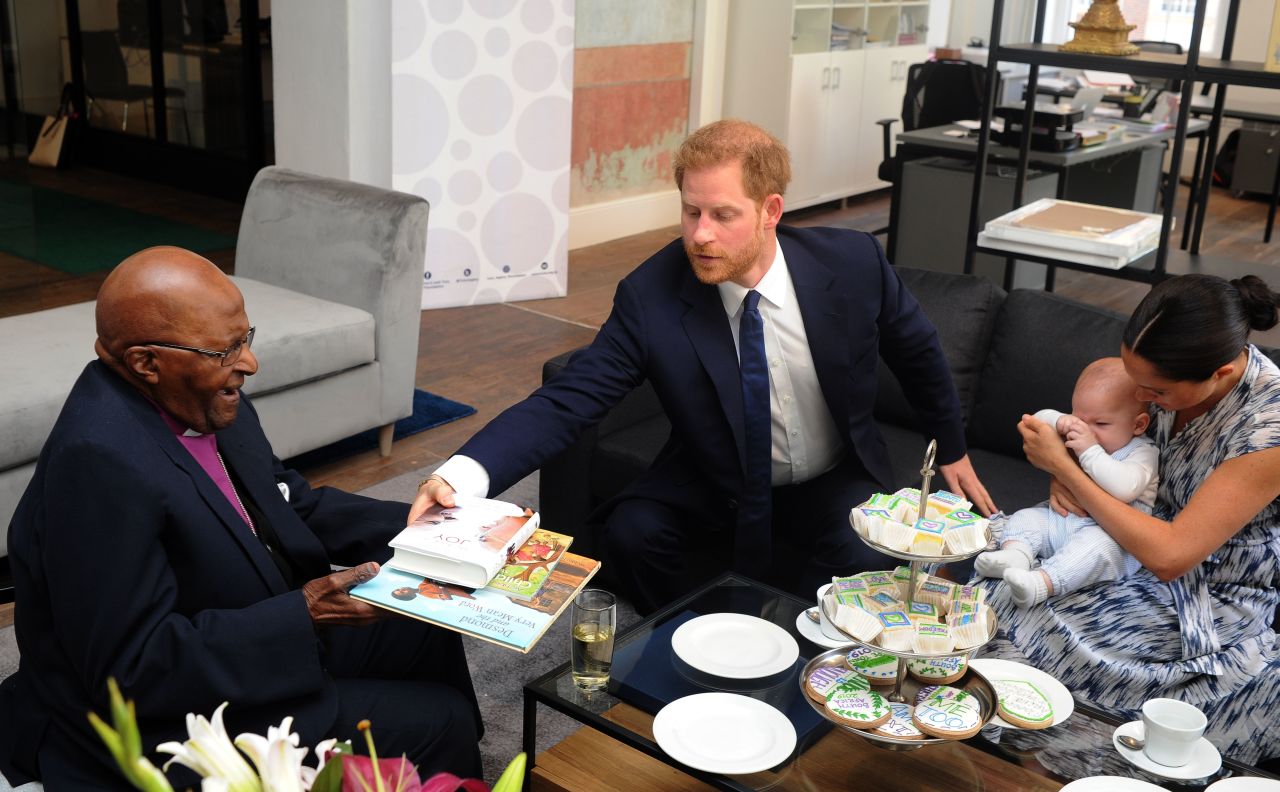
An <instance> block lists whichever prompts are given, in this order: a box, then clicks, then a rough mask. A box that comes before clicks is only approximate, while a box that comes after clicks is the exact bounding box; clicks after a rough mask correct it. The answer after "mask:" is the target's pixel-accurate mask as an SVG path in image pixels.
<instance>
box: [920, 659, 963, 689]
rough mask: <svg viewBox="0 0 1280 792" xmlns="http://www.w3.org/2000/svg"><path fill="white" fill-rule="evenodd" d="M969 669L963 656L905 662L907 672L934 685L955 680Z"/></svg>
mask: <svg viewBox="0 0 1280 792" xmlns="http://www.w3.org/2000/svg"><path fill="white" fill-rule="evenodd" d="M967 670H969V661H968V660H966V659H965V658H964V657H963V656H960V655H957V656H955V657H931V658H929V659H927V660H910V661H908V662H907V673H909V674H911V676H913V677H915V678H916V679H918V680H920V681H921V682H928V683H930V684H934V685H945V684H948V683H950V682H955V681H956V680H957V679H959V678H960V677H962V676H964V672H965V671H967Z"/></svg>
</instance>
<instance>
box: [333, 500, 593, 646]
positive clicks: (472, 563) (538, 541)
mask: <svg viewBox="0 0 1280 792" xmlns="http://www.w3.org/2000/svg"><path fill="white" fill-rule="evenodd" d="M538 523H539V516H538V514H537V513H536V512H533V511H531V510H529V509H521V508H519V507H517V506H515V505H513V504H510V503H504V502H502V501H495V500H487V499H484V498H463V497H459V498H458V504H457V505H456V506H454V507H450V508H444V507H441V506H433V507H432V508H430V509H428V510H427V511H426V512H425V513H424V514H423V515H422V516H421V517H419V518H418V519H416V520H414V521H413V522H412V523H411V524H409V525H408V526H407V527H406V528H405V529H404V530H403V531H401V532H400V533H399V534H397V535H396V536H395V537H394V538H393V539H392V540H391V542H390V543H389V544H390V546H391V548H392V549H393V550H394V551H395V552H394V554H393V555H392V557H391V559H390V560H389V561H387V563H386V564H385V565H383V567H382V570H381V571H380V572H379V573H378V575H377V576H376V577H375V578H373V580H370V581H368V582H367V583H362V584H360V585H359V586H356V587H355V588H353V589H352V590H351V596H352V597H355V598H356V599H360V600H363V601H365V602H368V603H369V604H371V605H376V606H378V607H380V608H386V609H388V610H392V611H395V612H396V613H401V614H404V615H406V616H412V617H413V618H415V619H421V620H423V621H427V622H430V623H432V624H435V625H437V626H440V627H445V628H447V629H450V630H454V631H456V632H460V633H463V634H464V635H471V636H474V637H477V638H482V639H484V640H486V641H490V642H493V643H497V644H499V645H502V646H506V647H509V648H512V649H516V650H518V651H521V652H528V651H529V650H530V649H532V648H533V646H534V644H536V643H537V641H538V639H539V638H541V637H542V634H543V633H544V632H546V630H547V628H548V627H550V626H551V624H552V622H554V621H555V620H556V618H557V617H558V616H559V615H560V614H561V613H562V612H563V611H564V609H565V608H566V607H567V606H568V604H569V602H570V600H572V599H573V597H574V595H576V594H577V593H578V592H579V591H581V590H582V589H583V587H585V586H586V584H587V581H589V580H590V579H591V577H592V576H593V575H595V573H596V572H597V571H598V570H599V569H600V562H599V561H593V560H592V559H590V558H584V557H583V556H579V555H574V554H573V553H569V552H566V551H567V550H568V548H569V544H570V543H571V542H572V541H573V538H572V537H569V536H565V535H563V534H558V533H555V532H554V531H548V530H546V529H544V528H540V527H538Z"/></svg>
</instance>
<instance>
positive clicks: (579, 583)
mask: <svg viewBox="0 0 1280 792" xmlns="http://www.w3.org/2000/svg"><path fill="white" fill-rule="evenodd" d="M599 569H600V562H599V561H594V560H592V559H590V558H586V557H584V556H580V555H574V554H573V553H565V554H564V555H563V556H562V557H561V558H560V562H559V563H558V564H557V565H556V567H555V569H554V570H552V572H551V574H550V575H549V576H548V577H547V579H546V580H545V581H543V584H542V586H541V587H540V588H539V589H538V591H537V593H536V594H534V596H533V598H532V599H530V600H528V601H525V600H519V599H513V598H511V597H509V596H506V595H504V594H503V593H502V592H499V591H494V590H493V589H488V588H478V589H468V588H464V587H462V586H456V585H453V584H450V583H438V582H436V581H434V580H429V579H427V578H424V577H422V576H421V575H414V574H412V573H409V572H403V571H401V570H398V569H395V568H394V567H389V566H383V567H382V571H380V572H379V573H378V574H377V576H376V577H374V578H373V580H370V581H368V582H366V583H361V584H360V585H359V586H356V587H355V588H353V589H351V596H353V597H355V598H356V599H359V600H363V601H365V602H368V603H369V604H371V605H376V606H378V607H380V608H387V609H388V610H393V611H395V612H397V613H402V614H404V615H406V616H412V617H413V618H415V619H421V620H423V621H426V622H430V623H431V624H435V625H438V626H440V627H445V628H447V629H450V630H454V631H455V632H460V633H463V634H464V635H472V636H475V637H477V638H482V639H484V640H486V641H490V642H492V643H496V644H498V645H500V646H506V647H508V648H511V649H515V650H517V651H519V652H525V653H527V652H528V651H529V650H530V649H532V648H533V647H534V645H535V644H537V642H538V639H539V638H541V637H542V635H543V633H545V632H546V630H547V628H548V627H550V626H551V624H552V622H554V621H555V620H556V618H557V617H558V616H559V615H560V614H561V613H563V612H564V609H565V608H566V607H568V605H569V603H570V602H571V601H572V600H573V597H574V595H575V594H577V592H578V591H580V590H582V588H583V587H585V586H586V584H587V582H588V581H589V580H591V578H592V576H594V575H595V573H596V572H597V571H599Z"/></svg>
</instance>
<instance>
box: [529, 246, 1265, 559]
mask: <svg viewBox="0 0 1280 792" xmlns="http://www.w3.org/2000/svg"><path fill="white" fill-rule="evenodd" d="M898 272H899V274H900V275H901V277H902V281H903V283H905V284H906V286H907V288H908V289H909V290H910V291H911V293H912V294H914V295H915V296H916V299H918V300H919V301H920V304H921V306H922V307H923V308H924V311H925V313H926V314H927V315H928V316H929V318H930V319H931V320H932V321H933V323H934V324H935V325H936V326H937V328H938V335H939V337H940V338H941V340H942V348H943V352H944V353H945V355H946V358H947V363H948V365H949V366H950V368H951V376H952V378H953V379H954V380H955V383H956V388H957V390H958V391H959V394H960V400H961V404H962V406H963V408H964V415H965V425H966V436H967V438H968V443H969V454H970V457H971V458H972V460H973V464H974V467H975V468H976V470H977V472H978V475H979V476H981V478H982V481H983V483H984V484H985V485H986V486H987V489H988V491H989V492H990V493H991V496H992V498H994V500H995V502H996V504H997V505H998V506H999V507H1000V508H1001V509H1003V510H1004V511H1005V512H1008V513H1012V512H1013V511H1015V510H1017V509H1021V508H1024V507H1026V506H1031V505H1034V504H1035V503H1038V502H1040V501H1042V500H1044V498H1045V497H1046V495H1047V493H1048V477H1047V476H1046V475H1045V474H1044V473H1042V472H1041V471H1039V470H1037V469H1035V468H1034V467H1032V466H1031V465H1030V464H1029V463H1028V462H1027V461H1026V459H1025V458H1024V457H1023V454H1022V440H1021V437H1020V436H1019V435H1018V432H1017V429H1016V426H1017V423H1018V421H1019V419H1020V418H1021V417H1022V415H1023V414H1024V413H1029V412H1035V411H1036V410H1038V409H1041V408H1044V407H1053V408H1055V409H1059V410H1063V411H1069V410H1070V409H1071V391H1072V389H1073V387H1074V385H1075V380H1076V376H1077V375H1078V374H1079V372H1080V371H1081V369H1083V368H1084V367H1085V365H1087V364H1088V363H1089V362H1090V361H1093V360H1096V359H1097V358H1100V357H1105V356H1107V355H1118V354H1119V351H1120V338H1121V334H1122V332H1123V330H1124V324H1125V319H1126V317H1123V316H1120V315H1118V314H1115V313H1112V312H1110V311H1105V310H1102V309H1099V308H1095V307H1093V306H1089V305H1084V304H1082V303H1078V302H1075V301H1073V300H1069V299H1066V298H1064V297H1059V296H1058V295H1055V294H1051V293H1047V292H1043V291H1037V290H1029V289H1015V290H1014V291H1013V292H1011V293H1008V294H1006V293H1005V292H1004V291H1003V290H1001V289H1000V288H998V287H996V286H995V285H993V284H992V283H991V282H990V281H988V280H986V279H984V278H978V277H971V276H965V275H955V274H948V273H940V272H930V271H925V270H914V269H907V268H905V267H900V268H899V269H898ZM1267 351H1268V353H1269V354H1270V355H1271V357H1272V358H1273V359H1277V360H1280V355H1278V354H1277V353H1276V352H1275V351H1272V350H1267ZM571 354H572V353H567V354H565V355H561V356H559V357H556V358H553V359H551V360H549V361H547V362H546V363H545V364H544V365H543V369H542V375H543V381H544V382H545V381H547V380H548V379H550V378H551V377H553V376H555V374H556V373H557V372H558V371H559V370H560V369H561V368H563V367H564V365H565V363H566V362H567V361H568V359H569V357H570V355H571ZM875 417H876V420H877V422H878V424H879V427H880V430H881V432H882V433H883V435H884V438H885V442H886V443H887V444H888V447H889V454H890V458H891V460H892V463H893V470H894V476H895V477H896V481H895V482H894V483H895V485H896V486H918V485H919V470H920V462H921V458H922V457H923V455H924V449H925V445H926V443H927V442H928V441H927V439H926V438H924V437H922V436H921V435H920V433H919V430H918V423H917V421H916V417H915V414H914V413H913V412H912V411H911V408H910V406H909V405H908V404H907V402H906V399H905V397H904V396H903V394H902V390H901V388H900V386H899V385H898V382H897V380H896V379H894V377H893V375H892V374H890V373H889V371H888V369H887V368H886V367H885V366H884V364H883V363H881V368H880V376H879V392H878V395H877V398H876V411H875ZM669 432H670V425H669V424H668V422H667V419H666V416H664V415H663V412H662V408H661V406H660V405H659V404H658V401H657V398H656V396H655V395H654V393H653V390H652V389H651V388H649V386H648V385H642V386H641V387H640V388H638V389H636V390H635V391H634V392H632V393H631V394H630V395H629V396H628V397H627V398H626V399H625V400H623V402H622V403H621V404H619V405H618V406H617V407H616V408H614V410H613V411H612V412H610V413H609V415H608V416H607V417H606V418H605V419H604V421H602V422H601V423H600V424H599V425H598V426H597V427H595V428H594V429H591V430H589V431H588V432H587V433H585V434H584V435H583V436H582V437H581V438H579V440H578V442H577V443H576V444H574V445H573V446H571V447H570V448H569V449H567V450H566V451H565V452H564V453H563V454H561V455H560V456H559V457H557V458H556V459H555V460H553V461H552V462H551V463H549V464H547V465H546V466H545V467H543V469H542V478H541V489H540V509H541V512H542V519H543V523H544V524H546V525H548V526H552V527H554V528H555V529H556V530H560V531H564V532H567V533H569V534H571V535H574V536H575V537H576V541H575V544H574V551H575V552H581V553H585V554H587V555H592V554H593V553H597V552H598V547H597V543H596V542H595V537H594V536H592V534H591V531H590V530H589V529H588V528H587V524H588V516H589V515H590V514H591V512H592V511H593V510H594V509H595V508H596V507H597V506H599V505H600V504H602V503H604V502H605V501H606V500H608V499H609V498H611V497H613V496H614V495H616V494H617V493H618V492H619V491H620V490H621V489H622V488H623V487H624V486H625V485H626V484H627V483H628V482H629V481H631V479H633V478H634V477H635V476H636V475H638V474H639V473H640V472H641V471H643V470H644V469H645V468H646V467H647V466H648V464H649V462H650V461H651V460H652V459H653V458H654V457H655V456H656V455H657V453H658V450H659V449H660V448H662V445H663V443H665V442H666V439H667V436H668V434H669ZM940 484H941V480H940V479H935V485H940ZM849 505H850V506H853V505H854V504H849Z"/></svg>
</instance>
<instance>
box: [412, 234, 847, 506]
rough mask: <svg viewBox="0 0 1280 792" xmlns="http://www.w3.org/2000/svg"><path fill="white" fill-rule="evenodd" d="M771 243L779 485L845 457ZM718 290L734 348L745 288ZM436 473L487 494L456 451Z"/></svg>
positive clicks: (766, 315)
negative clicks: (772, 255)
mask: <svg viewBox="0 0 1280 792" xmlns="http://www.w3.org/2000/svg"><path fill="white" fill-rule="evenodd" d="M775 244H776V246H777V247H776V249H775V252H774V259H773V264H772V265H770V267H769V271H768V272H766V273H765V275H764V277H763V278H761V279H760V282H759V283H757V284H756V287H755V290H756V291H758V292H760V316H761V318H762V319H763V320H764V351H765V358H766V360H768V362H769V383H770V387H769V412H770V426H771V433H772V438H773V454H772V457H773V458H772V477H773V485H774V486H775V487H777V486H781V485H784V484H798V483H800V482H802V481H808V480H809V479H811V478H814V477H816V476H820V475H822V474H823V473H826V472H827V471H828V470H830V469H831V468H833V467H835V466H836V464H837V463H838V462H839V461H840V459H841V458H842V457H843V455H844V445H843V444H842V443H841V441H840V434H839V432H838V431H837V430H836V424H835V421H834V420H833V419H832V418H831V410H830V409H828V408H827V402H826V400H825V399H824V398H823V397H822V388H821V387H820V386H819V384H818V373H817V371H816V369H815V368H814V365H813V355H812V354H811V353H810V352H809V337H808V335H806V333H805V329H804V319H803V317H802V316H801V315H800V303H799V301H797V300H796V290H795V286H794V285H793V284H792V283H791V275H790V273H789V272H788V270H787V261H786V258H785V257H784V256H783V254H782V244H781V243H780V242H779V243H775ZM717 288H718V289H719V291H720V299H721V301H722V302H723V303H724V312H725V314H726V316H727V317H728V321H729V328H730V330H731V331H732V332H733V346H734V349H735V350H736V349H737V348H738V326H739V323H740V322H741V320H742V301H743V299H744V298H745V297H746V296H747V289H746V288H744V287H742V286H739V285H738V284H736V283H732V282H725V283H721V284H719V285H718V286H717ZM436 473H437V474H438V475H439V476H440V477H441V478H443V479H444V480H445V481H447V482H448V483H449V486H451V487H453V488H454V490H455V491H457V492H458V493H459V494H461V495H472V496H475V497H481V498H483V497H487V496H488V495H489V473H488V471H486V470H485V469H484V467H483V466H482V465H481V464H480V463H479V462H477V461H475V460H474V459H472V458H471V457H467V456H461V455H458V454H455V455H454V456H452V457H450V458H449V460H448V461H446V462H445V463H444V464H443V465H441V466H440V467H439V469H437V470H436ZM495 494H496V493H495Z"/></svg>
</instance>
